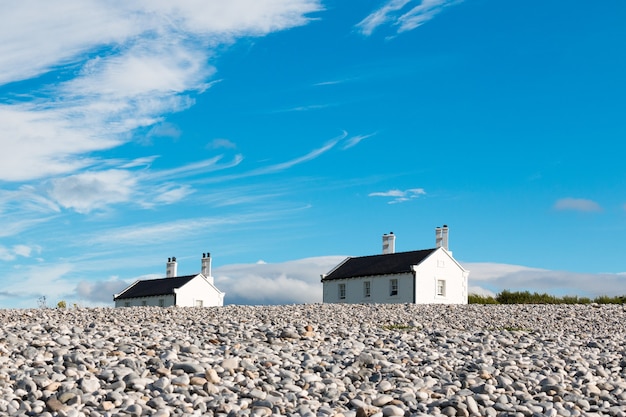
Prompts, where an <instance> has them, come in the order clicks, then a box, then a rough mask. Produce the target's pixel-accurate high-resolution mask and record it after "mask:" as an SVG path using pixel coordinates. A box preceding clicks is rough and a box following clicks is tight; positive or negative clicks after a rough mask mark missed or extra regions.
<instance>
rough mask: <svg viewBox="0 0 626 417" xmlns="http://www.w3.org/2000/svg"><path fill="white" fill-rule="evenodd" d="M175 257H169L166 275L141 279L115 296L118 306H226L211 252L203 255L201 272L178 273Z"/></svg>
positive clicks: (116, 305) (114, 299)
mask: <svg viewBox="0 0 626 417" xmlns="http://www.w3.org/2000/svg"><path fill="white" fill-rule="evenodd" d="M177 269H178V264H177V263H176V258H168V259H167V265H166V270H165V271H166V272H165V278H159V279H146V280H138V281H135V282H134V283H133V284H131V285H130V286H128V287H127V288H126V289H124V291H122V292H121V293H119V294H115V295H114V296H113V301H115V307H131V306H159V307H170V306H180V307H208V306H222V305H224V296H225V295H226V294H225V293H223V292H221V291H220V290H219V289H218V288H217V287H216V286H215V283H214V280H213V277H212V276H211V254H210V253H207V254H204V253H203V254H202V270H201V272H200V273H199V274H195V275H186V276H182V277H179V276H176V273H177Z"/></svg>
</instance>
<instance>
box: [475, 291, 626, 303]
mask: <svg viewBox="0 0 626 417" xmlns="http://www.w3.org/2000/svg"><path fill="white" fill-rule="evenodd" d="M467 302H468V303H469V304H590V303H592V302H593V303H597V304H626V296H615V297H609V296H607V295H602V296H599V297H596V298H594V299H593V300H591V299H590V298H589V297H578V296H577V295H564V296H562V297H557V296H554V295H550V294H547V293H543V294H539V293H538V292H534V293H531V292H530V291H509V290H503V291H502V292H500V293H498V294H497V295H496V296H495V298H494V297H491V296H484V295H478V294H469V295H468V297H467Z"/></svg>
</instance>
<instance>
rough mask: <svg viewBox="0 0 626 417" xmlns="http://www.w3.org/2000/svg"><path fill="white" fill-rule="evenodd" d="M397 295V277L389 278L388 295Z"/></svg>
mask: <svg viewBox="0 0 626 417" xmlns="http://www.w3.org/2000/svg"><path fill="white" fill-rule="evenodd" d="M397 295H398V279H397V278H391V279H390V280H389V296H390V297H395V296H397Z"/></svg>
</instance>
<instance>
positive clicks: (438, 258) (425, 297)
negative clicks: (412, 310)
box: [415, 249, 468, 304]
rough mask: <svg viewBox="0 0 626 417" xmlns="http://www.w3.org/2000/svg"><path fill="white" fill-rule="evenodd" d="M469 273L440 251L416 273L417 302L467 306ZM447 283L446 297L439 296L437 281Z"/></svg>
mask: <svg viewBox="0 0 626 417" xmlns="http://www.w3.org/2000/svg"><path fill="white" fill-rule="evenodd" d="M467 275H468V272H467V271H464V270H463V268H462V267H461V266H460V265H459V264H458V263H457V262H456V261H455V260H454V258H452V257H451V256H450V254H449V253H448V252H447V251H445V250H443V249H439V250H437V251H436V252H434V253H433V254H432V255H430V256H429V257H428V258H427V259H425V260H424V262H422V263H421V264H420V265H419V268H418V269H417V271H416V278H417V279H416V288H415V302H416V303H418V304H467ZM438 280H444V281H445V296H440V295H437V281H438Z"/></svg>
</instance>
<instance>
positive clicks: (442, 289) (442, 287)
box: [437, 279, 446, 297]
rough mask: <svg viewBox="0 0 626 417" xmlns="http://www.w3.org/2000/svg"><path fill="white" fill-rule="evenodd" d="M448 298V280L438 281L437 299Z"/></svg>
mask: <svg viewBox="0 0 626 417" xmlns="http://www.w3.org/2000/svg"><path fill="white" fill-rule="evenodd" d="M445 296H446V280H445V279H438V280H437V297H445Z"/></svg>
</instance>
